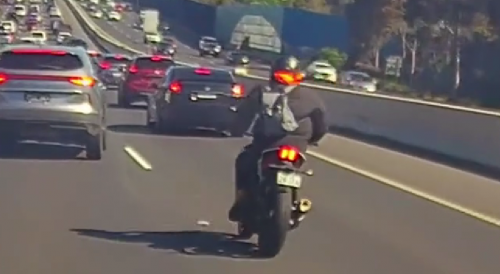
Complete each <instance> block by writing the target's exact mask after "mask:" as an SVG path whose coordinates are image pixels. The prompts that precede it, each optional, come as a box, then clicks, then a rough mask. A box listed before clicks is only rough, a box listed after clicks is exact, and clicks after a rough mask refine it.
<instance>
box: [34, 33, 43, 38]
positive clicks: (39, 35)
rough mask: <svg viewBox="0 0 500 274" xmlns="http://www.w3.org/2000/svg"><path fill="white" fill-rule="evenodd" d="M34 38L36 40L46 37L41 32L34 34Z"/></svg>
mask: <svg viewBox="0 0 500 274" xmlns="http://www.w3.org/2000/svg"><path fill="white" fill-rule="evenodd" d="M31 36H32V37H34V38H44V37H45V36H44V35H43V33H41V32H34V33H32V34H31Z"/></svg>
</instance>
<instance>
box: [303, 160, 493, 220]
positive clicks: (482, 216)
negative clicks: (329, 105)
mask: <svg viewBox="0 0 500 274" xmlns="http://www.w3.org/2000/svg"><path fill="white" fill-rule="evenodd" d="M307 154H309V155H311V156H313V157H316V158H318V159H320V160H322V161H324V162H326V163H329V164H332V165H335V166H338V167H340V168H343V169H345V170H348V171H350V172H353V173H356V174H359V175H361V176H364V177H366V178H369V179H371V180H373V181H377V182H380V183H382V184H384V185H386V186H390V187H392V188H395V189H398V190H401V191H404V192H406V193H409V194H412V195H414V196H417V197H420V198H422V199H425V200H427V201H430V202H433V203H435V204H438V205H441V206H444V207H447V208H450V209H453V210H455V211H458V212H460V213H463V214H465V215H467V216H469V217H472V218H475V219H477V220H480V221H483V222H485V223H488V224H491V225H494V226H497V227H500V219H499V218H496V217H493V216H490V215H487V214H484V213H481V212H479V211H476V210H474V209H471V208H468V207H466V206H463V205H460V204H457V203H454V202H451V201H448V200H446V199H443V198H440V197H437V196H435V195H433V194H430V193H427V192H424V191H422V190H419V189H417V188H413V187H410V186H408V185H405V184H403V183H400V182H398V181H395V180H393V179H390V178H387V177H384V176H381V175H379V174H376V173H373V172H370V171H368V170H364V169H361V168H358V167H356V166H354V165H351V164H348V163H345V162H342V161H340V160H337V159H335V158H331V157H329V156H326V155H323V154H321V153H318V152H315V151H307Z"/></svg>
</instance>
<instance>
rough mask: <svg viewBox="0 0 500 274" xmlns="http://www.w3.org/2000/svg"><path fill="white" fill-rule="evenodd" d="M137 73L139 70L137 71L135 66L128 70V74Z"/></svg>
mask: <svg viewBox="0 0 500 274" xmlns="http://www.w3.org/2000/svg"><path fill="white" fill-rule="evenodd" d="M138 71H139V69H137V67H136V66H131V67H130V68H129V69H128V72H130V73H137V72H138Z"/></svg>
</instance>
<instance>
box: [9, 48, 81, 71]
mask: <svg viewBox="0 0 500 274" xmlns="http://www.w3.org/2000/svg"><path fill="white" fill-rule="evenodd" d="M82 67H83V62H82V60H80V58H79V57H78V56H76V55H72V54H65V55H59V54H58V55H54V54H50V53H47V54H46V53H29V54H24V53H14V52H12V51H6V52H3V53H2V54H1V55H0V68H2V69H17V70H59V71H65V70H75V69H79V68H82Z"/></svg>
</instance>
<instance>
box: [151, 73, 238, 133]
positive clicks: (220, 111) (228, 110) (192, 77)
mask: <svg viewBox="0 0 500 274" xmlns="http://www.w3.org/2000/svg"><path fill="white" fill-rule="evenodd" d="M243 97H244V88H243V86H242V85H240V84H238V83H237V82H236V80H235V78H234V76H233V75H232V74H231V73H230V72H229V71H227V70H222V69H209V68H192V67H180V66H178V67H173V68H171V69H169V70H168V71H167V73H166V76H165V78H164V80H163V81H162V82H161V84H160V85H159V86H158V87H157V92H155V93H154V95H153V96H149V97H148V107H147V124H148V127H149V128H150V129H151V130H152V131H154V132H158V133H163V132H168V131H178V130H188V129H197V128H204V129H212V130H215V131H217V132H220V133H223V134H224V135H233V132H232V130H231V127H232V125H233V122H234V118H235V115H236V106H237V105H238V103H239V101H240V99H242V98H243Z"/></svg>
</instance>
